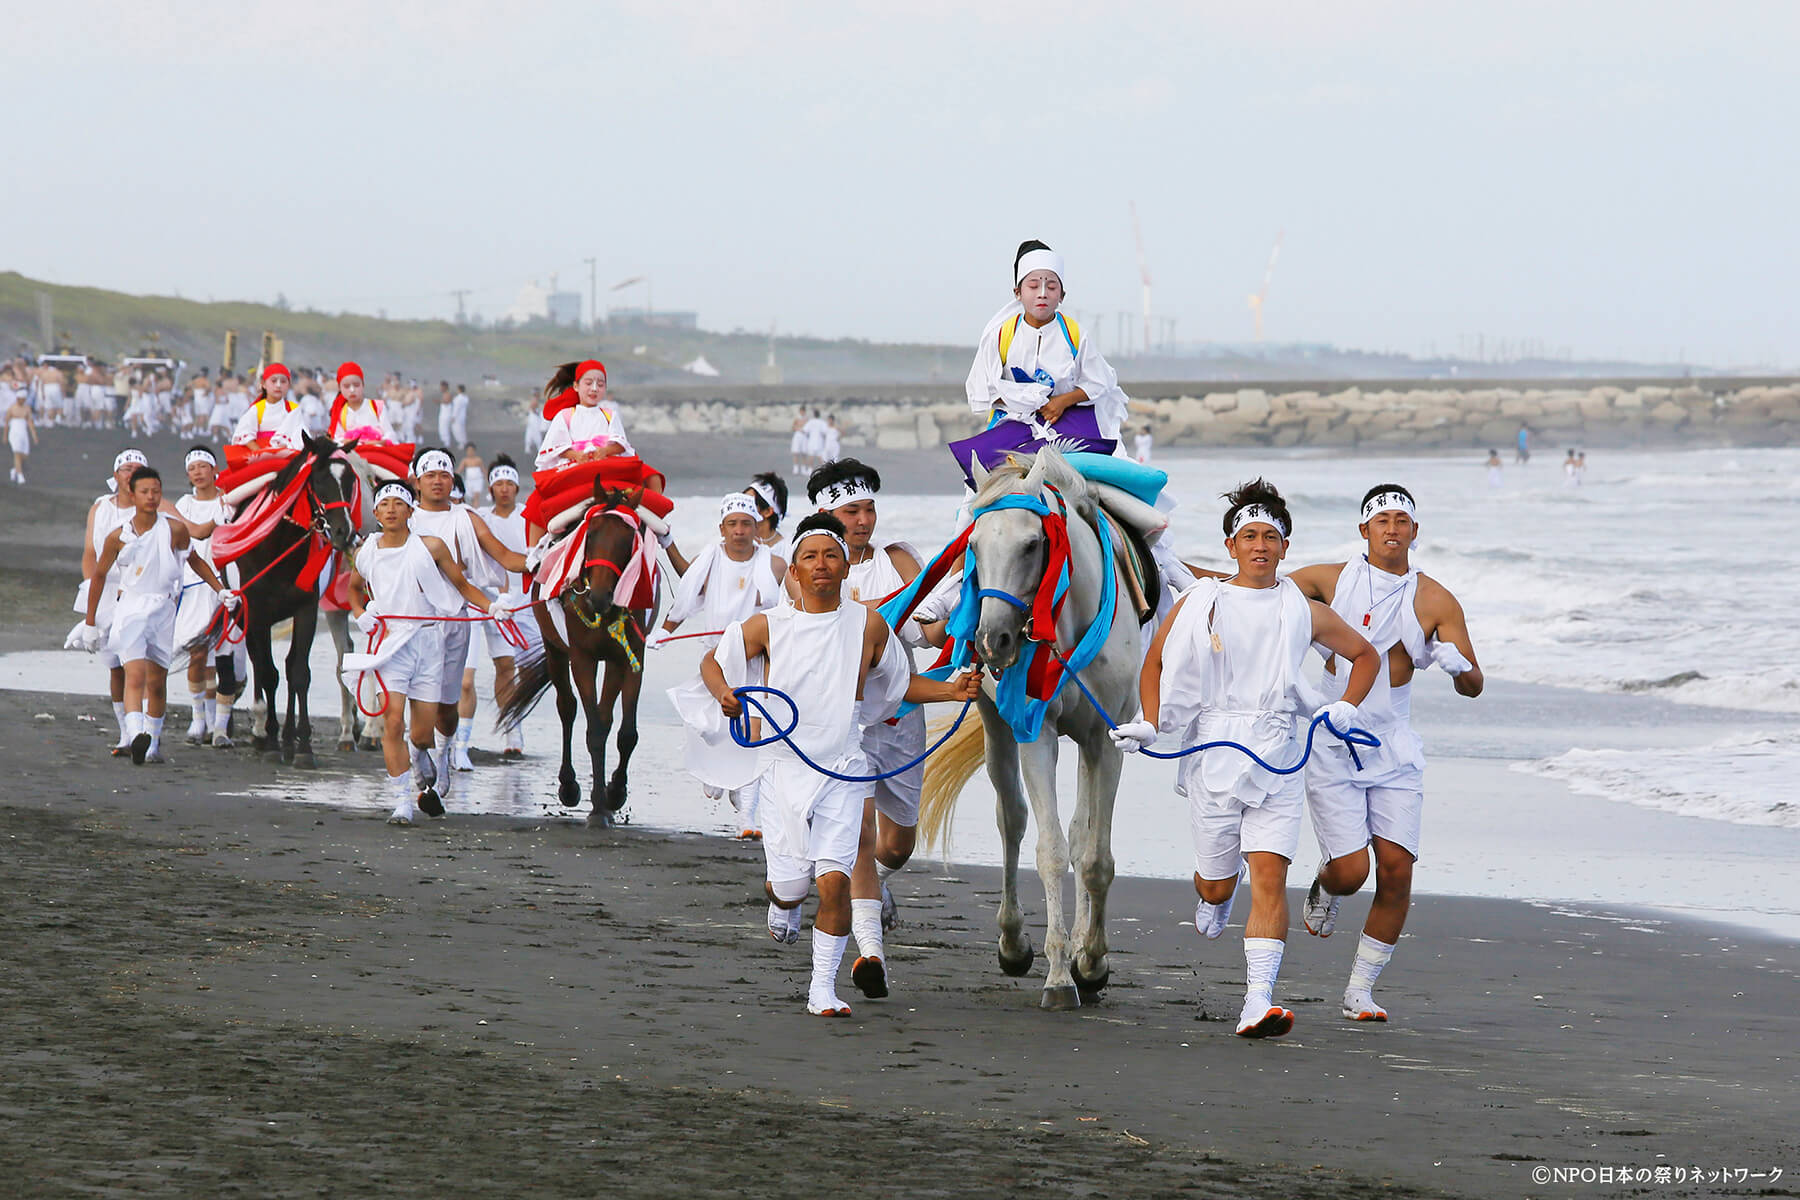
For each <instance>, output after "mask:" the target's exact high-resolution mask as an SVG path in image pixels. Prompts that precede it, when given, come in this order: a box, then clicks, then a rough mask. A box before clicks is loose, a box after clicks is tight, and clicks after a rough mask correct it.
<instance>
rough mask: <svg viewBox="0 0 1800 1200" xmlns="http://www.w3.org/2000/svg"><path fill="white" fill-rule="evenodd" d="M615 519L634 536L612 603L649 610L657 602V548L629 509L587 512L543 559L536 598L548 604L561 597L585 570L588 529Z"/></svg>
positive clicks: (604, 509) (653, 539) (640, 522)
mask: <svg viewBox="0 0 1800 1200" xmlns="http://www.w3.org/2000/svg"><path fill="white" fill-rule="evenodd" d="M608 515H610V516H614V517H617V518H619V519H620V520H622V521H624V522H625V523H626V524H628V525H630V526H631V528H632V530H633V531H634V532H635V533H636V535H637V536H636V538H635V540H634V542H633V546H632V552H631V561H629V562H628V563H626V564H625V567H624V569H623V570H621V571H620V572H619V581H618V583H617V584H615V585H614V587H613V599H614V602H615V603H618V604H621V605H623V606H624V607H626V608H650V607H651V606H652V605H654V604H655V602H656V576H657V570H656V551H655V549H654V548H653V547H654V546H655V544H656V539H655V538H654V537H649V536H646V535H645V532H644V524H643V522H642V521H641V520H640V519H639V518H638V515H637V514H636V513H634V512H632V511H630V510H629V509H623V508H600V507H598V506H596V507H594V508H590V509H588V511H587V513H586V514H585V515H584V516H583V517H582V518H581V524H579V525H577V526H575V528H574V530H573V531H572V532H571V533H570V534H569V536H568V537H565V538H564V539H563V540H562V541H560V542H558V543H557V544H556V545H555V546H553V547H551V549H550V552H549V553H548V554H546V555H545V556H544V561H543V564H542V565H541V566H539V567H538V571H537V584H536V590H537V595H538V597H539V598H540V599H544V600H548V599H550V598H552V597H555V596H560V595H561V594H562V592H563V589H564V588H566V587H568V586H569V585H570V584H571V583H573V582H574V581H575V580H577V579H579V578H581V576H582V574H583V572H584V571H585V569H586V564H585V562H584V559H583V556H584V555H585V554H586V553H587V535H588V526H589V525H590V524H591V523H593V522H594V521H595V520H597V519H599V518H601V517H604V516H608Z"/></svg>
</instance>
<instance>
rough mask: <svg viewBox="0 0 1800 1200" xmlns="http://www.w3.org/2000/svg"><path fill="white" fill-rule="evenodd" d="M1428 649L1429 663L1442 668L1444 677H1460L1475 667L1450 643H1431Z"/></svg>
mask: <svg viewBox="0 0 1800 1200" xmlns="http://www.w3.org/2000/svg"><path fill="white" fill-rule="evenodd" d="M1430 649H1431V661H1432V662H1434V663H1436V664H1437V665H1438V666H1440V667H1442V668H1443V669H1444V674H1446V675H1461V674H1462V673H1463V672H1464V671H1468V670H1471V669H1473V668H1474V666H1475V664H1474V663H1472V662H1470V661H1469V660H1468V659H1466V658H1464V657H1463V654H1462V651H1461V650H1458V649H1457V648H1456V646H1455V645H1454V644H1453V643H1451V642H1432V643H1431V646H1430Z"/></svg>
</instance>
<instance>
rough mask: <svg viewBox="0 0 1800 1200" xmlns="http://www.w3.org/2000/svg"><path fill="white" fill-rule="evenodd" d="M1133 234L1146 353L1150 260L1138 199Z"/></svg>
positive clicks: (1133, 204) (1133, 213) (1146, 350)
mask: <svg viewBox="0 0 1800 1200" xmlns="http://www.w3.org/2000/svg"><path fill="white" fill-rule="evenodd" d="M1131 236H1132V237H1134V238H1136V239H1137V256H1138V275H1139V276H1140V277H1141V278H1142V279H1143V281H1144V353H1145V354H1148V353H1150V260H1149V259H1148V258H1146V257H1145V255H1144V228H1143V226H1142V225H1139V224H1138V215H1137V201H1136V200H1133V201H1132V202H1131Z"/></svg>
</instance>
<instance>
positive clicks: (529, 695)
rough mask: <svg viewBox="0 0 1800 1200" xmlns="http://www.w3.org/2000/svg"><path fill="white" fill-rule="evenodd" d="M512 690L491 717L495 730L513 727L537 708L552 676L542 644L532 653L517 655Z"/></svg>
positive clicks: (547, 656)
mask: <svg viewBox="0 0 1800 1200" xmlns="http://www.w3.org/2000/svg"><path fill="white" fill-rule="evenodd" d="M514 666H515V673H514V675H513V685H512V691H511V692H510V693H508V695H507V697H506V700H505V702H504V703H503V704H501V705H500V712H499V714H498V715H496V716H495V717H494V728H495V729H514V728H517V727H518V725H519V723H520V722H521V721H523V720H524V719H525V717H526V714H528V713H529V712H531V710H532V709H534V708H536V707H537V703H538V701H539V700H542V699H543V698H544V693H545V692H547V691H549V690H550V685H551V683H552V682H554V676H553V674H552V672H551V667H550V656H549V655H547V654H545V653H544V651H543V647H541V646H540V647H537V648H536V650H535V652H534V653H531V654H521V655H520V656H519V657H518V659H517V661H516V662H515V664H514Z"/></svg>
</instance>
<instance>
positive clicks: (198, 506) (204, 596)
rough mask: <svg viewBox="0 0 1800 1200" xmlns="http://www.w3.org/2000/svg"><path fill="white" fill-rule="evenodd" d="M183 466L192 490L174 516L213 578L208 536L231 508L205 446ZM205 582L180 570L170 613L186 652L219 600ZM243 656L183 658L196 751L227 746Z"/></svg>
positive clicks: (190, 737) (200, 651) (201, 652)
mask: <svg viewBox="0 0 1800 1200" xmlns="http://www.w3.org/2000/svg"><path fill="white" fill-rule="evenodd" d="M184 466H185V467H186V470H187V478H188V485H189V487H191V488H192V489H193V490H192V491H190V492H188V494H187V495H185V496H183V497H182V498H181V499H179V500H177V501H176V502H175V510H176V511H177V512H179V513H180V514H181V518H182V520H184V521H186V522H187V523H188V534H189V537H190V539H191V549H192V550H193V553H195V554H197V555H199V556H200V558H201V559H202V560H204V561H205V563H206V565H207V566H209V567H212V568H213V571H214V573H215V574H216V573H217V571H218V568H217V567H215V566H214V565H213V560H212V531H213V529H214V528H216V527H217V526H219V525H222V524H224V523H225V522H227V521H229V520H231V516H232V512H231V506H230V505H229V504H227V503H226V502H225V497H224V494H223V493H221V492H220V491H219V484H218V475H219V458H218V455H216V454H214V453H213V451H212V448H211V447H210V446H206V445H198V446H191V447H189V448H188V452H187V458H186V459H185V460H184ZM197 534H198V535H200V536H197ZM205 582H206V581H205V580H203V579H201V577H200V573H199V572H198V571H196V570H194V568H193V567H191V566H186V565H184V566H183V567H182V575H181V602H180V605H179V607H178V608H177V610H176V613H175V644H176V645H177V646H186V645H188V644H189V643H191V642H193V641H194V640H195V639H196V638H198V637H199V636H200V635H201V634H203V633H205V632H206V629H207V627H208V626H209V625H211V624H212V620H213V617H214V615H215V614H216V613H217V612H218V610H219V600H218V597H217V596H216V595H215V594H214V592H213V591H212V590H211V589H210V588H207V587H205V586H203V585H204V583H205ZM242 652H243V647H242V644H241V643H240V644H239V645H238V646H237V648H236V650H235V651H234V650H232V649H225V650H224V651H223V653H220V654H219V655H217V656H216V659H215V660H212V661H209V660H208V657H207V649H206V648H205V647H199V648H197V649H195V650H193V651H192V652H191V653H190V654H189V655H188V669H187V679H188V694H189V695H190V696H191V697H192V698H193V702H194V713H193V717H192V719H191V720H190V721H189V722H188V731H187V741H188V745H190V746H198V745H200V744H201V743H202V742H204V741H206V740H207V739H208V737H209V736H210V738H211V739H212V744H213V745H214V746H218V747H220V748H224V747H226V746H229V745H230V744H231V738H230V736H229V734H228V732H227V730H228V728H229V726H230V724H231V706H232V704H233V703H234V702H235V701H236V699H237V692H238V674H239V664H238V662H237V661H236V659H237V655H238V654H241V653H242Z"/></svg>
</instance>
